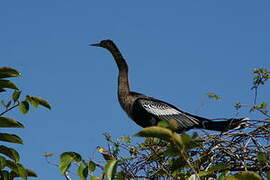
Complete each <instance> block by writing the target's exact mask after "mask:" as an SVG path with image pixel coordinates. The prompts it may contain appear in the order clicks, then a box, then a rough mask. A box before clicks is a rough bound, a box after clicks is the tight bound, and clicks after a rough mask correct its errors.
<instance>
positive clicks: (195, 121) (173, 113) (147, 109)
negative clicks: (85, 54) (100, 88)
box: [91, 40, 247, 133]
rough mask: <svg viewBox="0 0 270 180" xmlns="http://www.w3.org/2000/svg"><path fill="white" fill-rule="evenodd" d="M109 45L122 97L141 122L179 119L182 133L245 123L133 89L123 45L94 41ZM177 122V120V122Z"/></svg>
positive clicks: (178, 128) (123, 104)
mask: <svg viewBox="0 0 270 180" xmlns="http://www.w3.org/2000/svg"><path fill="white" fill-rule="evenodd" d="M91 46H98V47H103V48H105V49H108V50H109V51H110V52H111V54H112V55H113V57H114V59H115V62H116V64H117V67H118V69H119V75H118V100H119V103H120V105H121V107H122V108H123V110H124V111H125V112H126V113H127V114H128V116H129V117H130V118H131V119H132V120H133V121H134V122H135V123H136V124H138V125H139V126H141V127H149V126H155V125H157V124H158V122H159V121H169V122H171V121H173V122H176V131H177V132H178V133H181V132H183V131H187V130H189V129H192V128H203V129H208V130H216V131H226V130H229V129H239V128H241V127H243V125H244V124H245V121H246V120H247V118H240V119H228V120H224V121H212V120H209V119H206V118H203V117H199V116H195V115H191V114H189V113H187V112H184V111H182V110H180V109H178V108H176V107H175V106H173V105H171V104H169V103H166V102H164V101H161V100H158V99H155V98H152V97H149V96H146V95H143V94H140V93H137V92H132V91H130V88H129V79H128V65H127V63H126V61H125V59H124V58H123V56H122V54H121V53H120V51H119V49H118V48H117V47H116V45H115V44H114V43H113V41H111V40H103V41H101V42H100V43H99V44H92V45H91ZM174 124H175V123H174Z"/></svg>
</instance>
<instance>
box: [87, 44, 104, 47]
mask: <svg viewBox="0 0 270 180" xmlns="http://www.w3.org/2000/svg"><path fill="white" fill-rule="evenodd" d="M88 46H97V47H101V46H100V44H89V45H88Z"/></svg>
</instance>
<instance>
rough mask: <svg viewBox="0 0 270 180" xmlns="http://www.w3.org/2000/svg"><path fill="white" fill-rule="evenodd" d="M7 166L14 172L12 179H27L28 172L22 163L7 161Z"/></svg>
mask: <svg viewBox="0 0 270 180" xmlns="http://www.w3.org/2000/svg"><path fill="white" fill-rule="evenodd" d="M6 166H7V167H8V168H10V169H11V170H12V171H11V177H13V178H14V177H22V178H23V179H24V180H26V179H27V176H28V171H27V169H25V168H24V167H23V165H21V164H20V163H15V162H13V161H10V160H6Z"/></svg>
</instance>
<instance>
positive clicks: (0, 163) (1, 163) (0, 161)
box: [0, 156, 6, 172]
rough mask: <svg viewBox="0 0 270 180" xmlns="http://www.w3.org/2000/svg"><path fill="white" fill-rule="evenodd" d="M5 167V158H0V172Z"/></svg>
mask: <svg viewBox="0 0 270 180" xmlns="http://www.w3.org/2000/svg"><path fill="white" fill-rule="evenodd" d="M5 165H6V158H4V157H3V156H0V170H1V169H4V167H5ZM0 172H1V171H0Z"/></svg>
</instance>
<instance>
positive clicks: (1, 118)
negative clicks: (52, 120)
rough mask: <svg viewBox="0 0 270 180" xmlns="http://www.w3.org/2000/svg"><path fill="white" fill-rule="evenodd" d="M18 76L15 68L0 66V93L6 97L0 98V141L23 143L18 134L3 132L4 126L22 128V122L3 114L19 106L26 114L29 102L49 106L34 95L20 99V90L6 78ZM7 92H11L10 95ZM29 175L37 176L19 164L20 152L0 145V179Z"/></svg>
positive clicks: (23, 177) (5, 179) (6, 179)
mask: <svg viewBox="0 0 270 180" xmlns="http://www.w3.org/2000/svg"><path fill="white" fill-rule="evenodd" d="M18 76H20V73H19V72H18V71H17V70H15V69H13V68H10V67H0V93H1V94H2V96H1V97H2V98H5V99H8V100H6V101H4V99H1V108H2V109H1V112H0V128H1V132H0V141H2V142H8V143H17V144H23V140H22V139H21V138H20V137H19V136H17V135H15V134H10V133H4V132H3V130H4V128H24V125H23V124H22V123H20V122H19V121H17V120H15V119H12V118H10V117H7V116H5V114H6V113H8V112H10V111H11V110H13V109H15V108H19V109H20V112H21V113H23V114H26V113H28V111H29V108H30V107H29V103H30V104H32V105H33V106H34V107H37V106H38V105H41V106H44V107H46V108H48V109H50V108H51V107H50V105H49V104H48V102H47V101H46V100H44V99H42V98H39V97H35V96H26V97H25V98H24V99H23V100H21V91H20V90H19V88H18V87H17V85H16V84H15V83H14V82H12V81H11V80H8V78H12V77H18ZM11 91H13V92H11ZM9 94H11V95H10V97H9ZM29 176H32V177H37V175H36V173H35V172H34V171H32V170H30V169H27V168H25V167H24V166H23V165H22V164H21V162H20V153H19V152H18V151H16V150H15V149H14V148H11V147H8V146H6V145H0V179H1V180H12V179H14V178H16V177H21V178H22V179H27V177H29Z"/></svg>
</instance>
